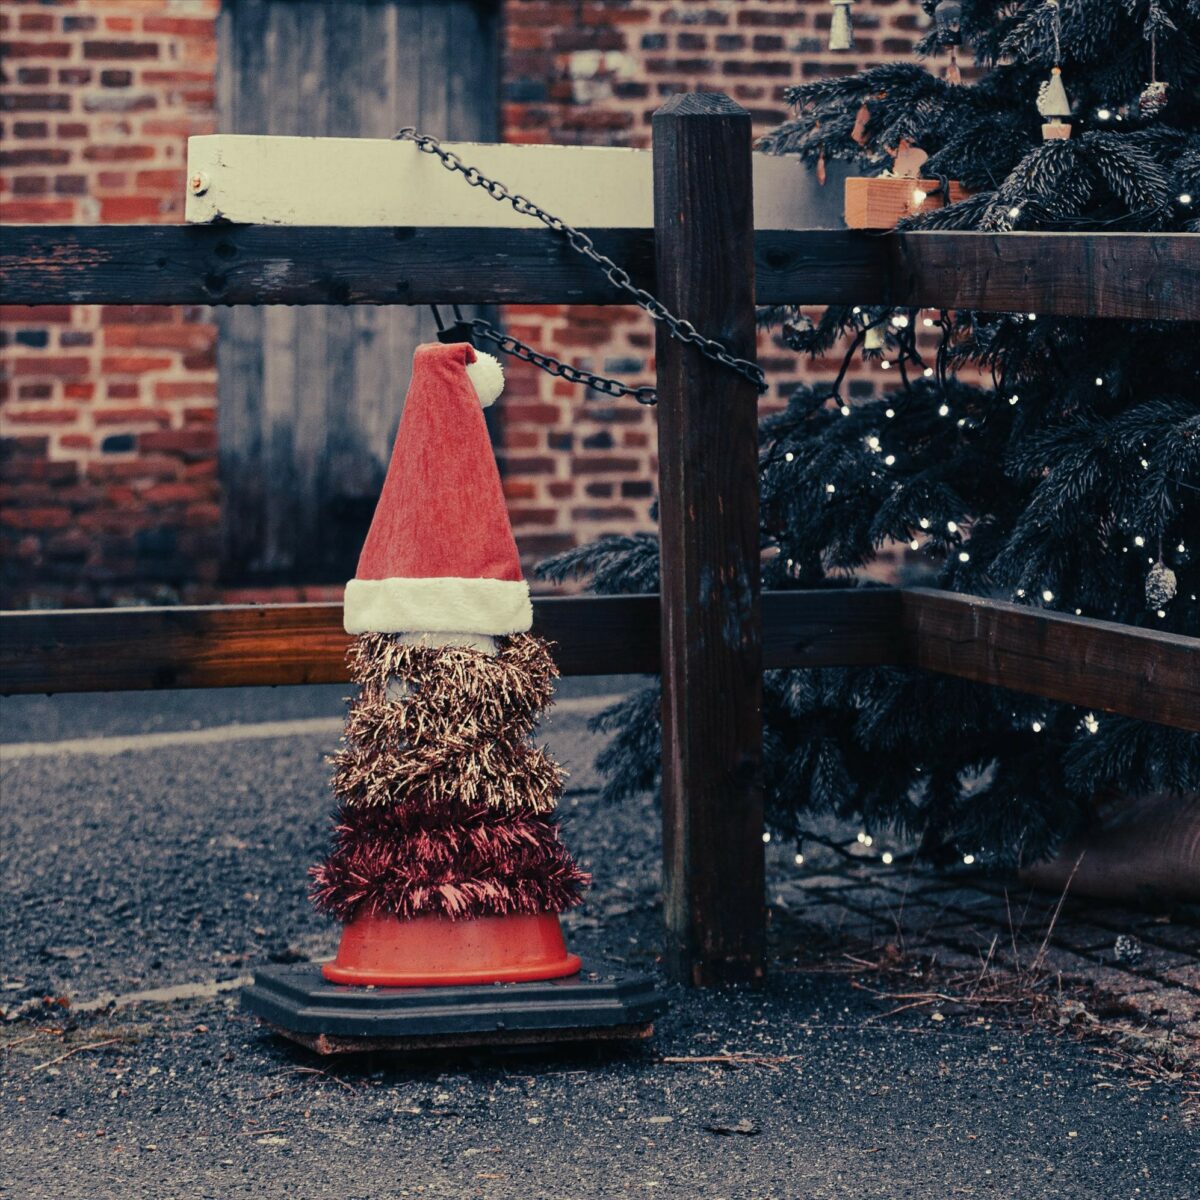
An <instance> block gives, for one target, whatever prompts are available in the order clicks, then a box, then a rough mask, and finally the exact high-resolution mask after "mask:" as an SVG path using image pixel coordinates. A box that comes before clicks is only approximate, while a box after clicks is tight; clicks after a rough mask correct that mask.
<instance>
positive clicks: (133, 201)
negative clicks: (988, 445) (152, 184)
mask: <svg viewBox="0 0 1200 1200" xmlns="http://www.w3.org/2000/svg"><path fill="white" fill-rule="evenodd" d="M161 215H162V202H161V201H160V200H158V199H156V198H155V197H153V196H111V197H106V198H105V199H103V200H101V201H100V221H101V223H102V224H105V225H109V224H113V225H117V224H120V223H122V222H127V221H146V220H153V219H154V218H155V217H159V216H161Z"/></svg>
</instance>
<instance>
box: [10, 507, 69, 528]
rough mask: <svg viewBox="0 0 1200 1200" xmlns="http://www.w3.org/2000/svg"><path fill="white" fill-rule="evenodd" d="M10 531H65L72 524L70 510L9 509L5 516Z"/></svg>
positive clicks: (60, 508)
mask: <svg viewBox="0 0 1200 1200" xmlns="http://www.w3.org/2000/svg"><path fill="white" fill-rule="evenodd" d="M3 520H4V524H5V525H7V526H8V527H9V528H10V529H64V528H66V526H68V525H70V523H71V510H70V509H69V508H62V507H55V508H9V509H6V510H5V512H4V516H3Z"/></svg>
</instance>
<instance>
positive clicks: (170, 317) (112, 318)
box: [100, 304, 175, 325]
mask: <svg viewBox="0 0 1200 1200" xmlns="http://www.w3.org/2000/svg"><path fill="white" fill-rule="evenodd" d="M174 320H175V315H174V314H173V313H172V311H171V310H170V309H169V308H162V307H160V306H159V305H156V304H109V305H106V306H105V307H104V308H103V309H101V311H100V324H101V325H165V324H168V323H169V322H171V321H174Z"/></svg>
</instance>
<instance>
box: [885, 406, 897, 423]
mask: <svg viewBox="0 0 1200 1200" xmlns="http://www.w3.org/2000/svg"><path fill="white" fill-rule="evenodd" d="M883 415H884V416H885V417H887V419H888V420H889V421H890V420H891V419H892V418H893V417H894V416H895V415H896V410H895V409H894V408H885V409H884V410H883Z"/></svg>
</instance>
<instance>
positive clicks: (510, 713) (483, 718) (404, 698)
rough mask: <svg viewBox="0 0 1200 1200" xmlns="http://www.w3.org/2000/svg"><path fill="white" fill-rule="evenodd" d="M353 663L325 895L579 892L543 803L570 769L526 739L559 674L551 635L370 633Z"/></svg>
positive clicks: (350, 900) (401, 898)
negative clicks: (408, 637)
mask: <svg viewBox="0 0 1200 1200" xmlns="http://www.w3.org/2000/svg"><path fill="white" fill-rule="evenodd" d="M350 666H351V675H352V677H353V678H354V680H355V682H357V683H358V684H359V685H360V689H361V691H360V695H359V696H358V698H357V699H355V700H354V701H353V702H352V704H351V709H350V714H349V716H348V718H347V721H346V733H345V743H346V744H345V746H344V747H343V748H342V749H341V750H339V751H338V752H337V754H336V755H334V759H333V761H334V763H335V772H334V777H333V790H334V794H335V796H336V797H337V799H338V801H339V809H338V813H337V818H336V820H337V824H336V826H335V829H334V838H333V841H334V846H333V850H332V852H331V854H330V855H329V857H328V858H327V859H326V860H325V861H324V862H323V863H321V864H320V865H319V866H317V867H314V868H313V869H312V872H311V873H312V875H313V879H314V885H313V889H312V899H313V901H314V903H315V904H316V905H317V907H318V908H320V909H321V910H322V911H324V912H327V913H330V914H332V915H334V916H336V917H338V918H339V919H340V920H342V921H348V920H351V919H352V918H353V917H354V916H355V915H357V914H358V913H360V912H369V913H373V914H383V913H392V914H394V915H396V916H398V917H404V918H409V917H416V916H422V915H426V914H439V915H443V916H449V917H454V918H464V917H476V916H499V915H504V914H506V913H538V912H561V911H562V910H563V909H566V908H569V907H570V906H572V905H574V904H577V903H579V900H580V896H581V892H582V890H583V888H584V887H586V885H587V883H588V877H587V875H586V874H585V873H584V872H582V871H580V870H579V868H578V867H577V866H576V865H575V863H574V862H573V860H572V859H571V856H570V854H569V853H568V852H567V850H566V848H565V847H564V846H563V844H562V843H561V841H560V840H559V837H558V829H557V826H556V824H555V823H554V821H553V819H552V818H551V817H549V816H547V815H546V814H548V813H549V812H550V811H551V810H552V809H553V808H554V807H555V805H556V803H557V801H558V798H559V796H560V795H561V793H562V783H563V778H564V773H563V771H562V769H561V768H560V767H559V766H558V765H557V764H556V763H555V762H554V761H553V760H552V759H550V758H549V756H548V755H547V754H545V752H544V751H542V750H540V749H538V748H537V747H535V746H533V745H532V744H531V742H530V741H529V736H530V732H531V730H532V728H533V725H534V722H535V721H536V719H537V715H538V713H539V712H540V711H541V710H542V709H543V708H544V707H545V706H546V704H547V703H548V702H549V700H550V698H551V697H552V695H553V686H554V679H555V678H556V677H557V671H556V669H555V667H554V661H553V659H552V657H551V655H550V651H549V648H548V647H547V646H546V644H545V643H544V642H542V641H541V640H540V639H538V638H535V637H532V636H531V635H528V634H521V635H518V636H515V637H510V638H502V639H499V641H498V646H497V653H496V655H495V656H489V655H486V654H483V653H480V652H479V651H476V650H472V649H467V648H463V647H456V646H452V647H441V648H436V647H428V646H410V645H401V644H399V643H398V642H397V641H396V639H395V638H394V637H391V636H389V635H386V634H364V635H363V636H361V637H359V638H357V639H356V641H355V643H354V645H353V647H352V649H351V652H350ZM393 681H395V682H396V683H398V684H400V685H401V686H399V687H391V688H390V689H389V684H390V683H392V682H393Z"/></svg>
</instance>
